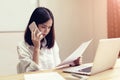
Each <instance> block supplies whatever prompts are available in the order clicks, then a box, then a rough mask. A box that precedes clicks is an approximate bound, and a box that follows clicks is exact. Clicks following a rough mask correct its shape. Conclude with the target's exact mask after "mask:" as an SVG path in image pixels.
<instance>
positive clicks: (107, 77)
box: [0, 59, 120, 80]
mask: <svg viewBox="0 0 120 80" xmlns="http://www.w3.org/2000/svg"><path fill="white" fill-rule="evenodd" d="M54 71H57V72H58V73H60V74H61V75H62V76H63V77H64V78H65V79H66V80H80V79H78V78H75V77H73V76H71V74H69V73H63V72H62V71H61V70H49V71H48V70H47V72H54ZM42 72H46V71H42ZM31 73H39V71H37V72H31ZM31 73H24V74H31ZM24 74H15V75H7V76H0V80H24V77H23V76H24ZM88 80H120V59H118V60H117V61H116V64H115V67H114V68H113V69H110V70H107V71H104V72H101V73H98V74H96V75H93V76H89V78H88Z"/></svg>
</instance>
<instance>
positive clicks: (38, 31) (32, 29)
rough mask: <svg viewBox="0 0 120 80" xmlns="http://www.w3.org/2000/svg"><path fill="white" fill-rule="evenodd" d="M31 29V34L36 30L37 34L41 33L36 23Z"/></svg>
mask: <svg viewBox="0 0 120 80" xmlns="http://www.w3.org/2000/svg"><path fill="white" fill-rule="evenodd" d="M29 29H30V31H31V32H32V31H34V30H35V29H36V34H38V33H41V32H40V30H39V29H38V27H37V25H36V23H35V22H34V21H33V22H32V23H31V24H30V25H29Z"/></svg>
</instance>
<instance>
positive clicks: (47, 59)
mask: <svg viewBox="0 0 120 80" xmlns="http://www.w3.org/2000/svg"><path fill="white" fill-rule="evenodd" d="M33 49H34V47H33V46H30V45H29V44H27V43H26V42H24V41H23V42H20V43H19V44H18V46H17V52H18V56H19V60H20V62H19V64H18V65H17V71H18V73H23V72H29V71H36V70H46V69H52V68H55V67H56V66H57V65H58V64H60V62H61V60H60V56H59V48H58V45H57V43H56V42H55V44H54V46H53V48H51V49H48V48H46V47H45V48H41V50H40V54H39V55H40V56H39V64H36V63H35V62H34V61H33Z"/></svg>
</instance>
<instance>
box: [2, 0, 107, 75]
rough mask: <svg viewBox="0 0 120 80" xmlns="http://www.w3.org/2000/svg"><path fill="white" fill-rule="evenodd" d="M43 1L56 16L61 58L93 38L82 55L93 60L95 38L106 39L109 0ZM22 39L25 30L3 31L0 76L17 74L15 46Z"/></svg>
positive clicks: (84, 59)
mask: <svg viewBox="0 0 120 80" xmlns="http://www.w3.org/2000/svg"><path fill="white" fill-rule="evenodd" d="M44 1H45V0H40V4H41V5H40V6H46V7H48V8H50V9H51V10H52V12H53V14H54V17H55V30H56V40H57V42H58V45H59V48H60V56H61V59H62V60H64V59H65V58H66V57H67V56H68V55H70V54H71V53H72V52H73V51H74V50H75V49H76V48H77V47H78V46H79V45H80V44H81V43H82V42H84V41H87V40H89V39H94V40H93V42H92V44H91V45H90V46H89V47H88V49H87V50H86V51H85V54H84V55H83V62H84V63H85V62H91V61H92V60H93V57H94V53H95V49H96V46H97V41H96V40H98V39H100V38H106V34H107V33H106V32H107V29H106V0H64V1H62V0H48V1H45V2H44ZM21 40H23V33H22V32H17V33H16V32H13V33H0V44H2V45H1V46H0V63H2V64H0V67H1V66H2V67H1V68H0V75H4V74H15V73H16V64H17V61H18V60H17V58H18V56H17V52H16V45H17V43H18V42H19V41H21ZM5 43H6V44H5ZM8 45H9V46H8ZM8 64H9V65H10V66H9V65H8Z"/></svg>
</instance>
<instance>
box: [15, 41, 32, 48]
mask: <svg viewBox="0 0 120 80" xmlns="http://www.w3.org/2000/svg"><path fill="white" fill-rule="evenodd" d="M29 46H30V45H29V44H28V43H26V42H25V41H21V42H19V43H18V45H17V48H22V49H27V48H28V47H29Z"/></svg>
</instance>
